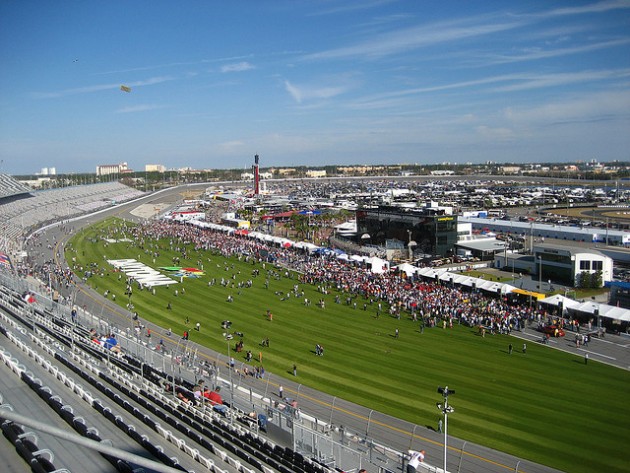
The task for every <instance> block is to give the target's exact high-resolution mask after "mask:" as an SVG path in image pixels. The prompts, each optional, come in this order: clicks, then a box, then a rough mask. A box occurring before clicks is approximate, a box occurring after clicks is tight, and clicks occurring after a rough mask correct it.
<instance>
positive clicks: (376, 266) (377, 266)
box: [365, 256, 389, 274]
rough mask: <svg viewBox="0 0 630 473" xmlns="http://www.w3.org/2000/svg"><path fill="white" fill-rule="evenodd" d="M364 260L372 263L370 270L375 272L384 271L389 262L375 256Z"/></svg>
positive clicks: (387, 267)
mask: <svg viewBox="0 0 630 473" xmlns="http://www.w3.org/2000/svg"><path fill="white" fill-rule="evenodd" d="M365 262H366V263H368V264H370V265H372V270H371V271H372V272H373V273H377V274H378V273H384V272H385V271H387V270H388V269H389V263H388V262H387V261H385V260H384V259H381V258H377V257H376V256H373V257H372V258H370V259H368V260H366V261H365Z"/></svg>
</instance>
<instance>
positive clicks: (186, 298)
mask: <svg viewBox="0 0 630 473" xmlns="http://www.w3.org/2000/svg"><path fill="white" fill-rule="evenodd" d="M120 225H121V221H119V220H114V219H109V220H106V221H104V222H101V223H99V224H96V225H94V226H92V227H90V228H88V229H86V230H84V231H82V232H80V233H79V234H77V235H76V236H75V237H74V238H73V239H72V241H71V244H70V245H68V246H67V250H66V258H67V261H71V260H72V258H76V264H77V265H78V266H83V267H84V268H85V267H88V265H89V263H93V262H94V263H96V264H97V265H98V266H99V267H100V269H101V270H102V271H103V276H100V275H98V274H97V275H94V276H92V277H91V278H90V279H89V280H88V282H89V284H90V285H91V286H92V287H95V288H97V290H98V291H99V293H101V294H102V293H103V291H105V290H110V291H111V292H112V293H114V294H116V295H117V301H118V302H119V303H120V304H121V305H123V306H124V305H125V303H126V302H127V298H126V296H125V295H124V291H125V280H124V277H123V279H122V280H119V279H118V275H117V274H116V273H114V272H113V267H112V266H110V265H109V264H107V263H106V261H105V258H107V259H119V258H135V259H139V260H140V261H142V262H143V263H145V264H147V265H148V266H151V267H153V268H158V267H160V266H172V265H173V260H172V258H173V256H180V257H181V253H180V252H174V251H172V250H171V249H170V248H171V246H170V244H169V241H168V240H160V241H159V242H156V243H157V244H158V245H159V253H160V254H159V257H157V258H156V260H155V262H153V256H152V255H151V252H150V251H148V249H147V248H144V249H143V248H139V247H138V246H137V243H136V242H118V243H105V241H104V240H103V239H102V238H104V237H105V236H106V235H114V234H115V232H114V230H113V229H114V228H119V227H120ZM116 236H117V237H118V238H121V237H122V236H123V235H122V234H121V233H118V234H117V235H116ZM174 246H178V245H177V244H175V245H174ZM152 251H155V248H154V249H152ZM199 262H202V264H203V266H204V269H205V271H206V274H205V276H202V277H201V278H199V279H184V281H183V283H182V284H176V285H174V286H171V288H170V289H168V288H166V287H159V288H157V289H156V294H155V295H153V294H152V293H151V292H150V291H148V290H144V291H139V290H137V289H136V288H134V294H133V303H134V306H135V309H136V310H137V311H138V313H139V314H140V317H141V318H143V319H146V320H149V321H151V322H153V323H156V324H158V325H160V326H162V327H164V328H172V330H173V332H174V333H175V334H178V333H179V334H181V333H182V332H183V331H184V330H188V331H189V332H190V337H191V340H193V341H194V342H197V343H200V344H203V345H206V346H208V347H210V348H212V349H214V350H216V351H218V352H220V353H225V352H226V341H225V338H224V336H223V332H224V331H223V329H221V327H220V323H221V321H222V320H230V321H232V323H233V325H232V328H231V330H232V331H239V332H243V333H244V335H245V336H244V342H245V347H244V351H243V352H242V353H238V354H237V353H236V352H234V351H232V356H234V357H235V359H236V360H237V362H238V363H241V362H243V361H244V357H245V351H246V350H252V352H253V353H254V360H256V359H257V357H258V353H259V352H261V351H262V354H263V364H264V366H265V369H266V370H271V371H272V372H274V373H276V374H279V375H283V376H287V377H289V374H290V373H291V369H292V366H293V364H296V365H297V367H298V381H299V382H300V383H303V384H306V385H308V386H311V387H313V388H315V389H318V390H321V391H324V392H327V393H329V394H331V395H333V396H339V397H341V398H344V399H347V400H349V401H352V402H355V403H357V404H360V405H364V406H366V407H369V408H371V409H375V410H377V411H380V412H383V413H386V414H389V415H392V416H395V417H398V418H401V419H404V420H407V421H409V422H411V423H415V424H417V425H419V426H426V425H430V426H433V425H435V424H436V422H437V418H438V412H437V410H436V406H435V404H436V402H437V401H440V400H441V398H440V395H439V394H437V393H436V389H437V386H438V385H439V386H444V385H448V386H449V387H450V388H451V389H455V390H456V391H457V396H456V397H454V398H453V399H451V403H452V404H453V405H454V406H455V407H456V414H455V415H454V416H453V417H452V418H450V419H449V420H450V421H449V434H451V435H453V436H456V437H458V438H461V439H465V440H468V441H472V442H475V443H478V444H481V445H485V446H488V447H491V448H494V449H497V450H500V451H504V452H507V453H510V454H512V455H515V456H517V457H520V458H525V459H528V460H531V461H534V462H538V463H542V464H545V465H549V466H552V467H555V468H557V469H560V470H563V471H567V472H578V473H580V472H584V473H591V472H595V471H606V472H620V473H621V472H628V471H629V467H628V460H627V454H626V448H627V445H628V440H629V439H630V429H629V428H628V425H629V424H630V413H629V409H628V399H629V396H628V393H629V392H630V373H629V372H628V371H625V370H622V369H618V368H613V367H611V366H608V365H605V364H602V363H597V362H595V361H593V360H591V361H590V362H589V364H588V365H585V364H584V360H583V358H582V357H578V356H575V355H572V354H570V353H565V352H562V351H559V350H554V349H551V348H550V347H547V346H543V345H540V344H538V343H533V342H528V343H527V353H526V354H523V353H522V351H521V347H522V341H521V340H519V339H517V338H513V337H509V336H505V335H494V336H492V335H489V334H487V335H486V336H485V337H483V338H482V337H481V336H479V334H478V333H477V330H476V329H474V328H471V327H466V326H460V325H456V326H454V327H453V328H452V329H442V328H425V329H424V332H423V333H421V331H420V327H419V324H418V323H414V322H413V321H412V320H411V319H410V318H409V317H408V316H406V315H403V317H402V319H401V320H397V319H396V318H393V317H390V316H389V315H388V314H387V310H386V306H385V304H383V312H382V314H381V315H380V317H378V318H377V317H376V304H370V303H369V301H364V300H363V299H361V298H359V299H357V300H356V302H357V308H356V309H354V308H353V306H352V305H346V304H345V298H346V296H345V294H340V296H341V304H336V303H335V302H334V300H335V295H337V294H339V293H338V292H337V291H335V290H332V291H331V293H330V294H328V295H323V294H322V293H321V292H318V291H317V288H316V287H312V286H309V285H306V284H300V283H298V281H297V278H296V275H294V274H290V277H285V276H284V270H283V269H277V268H274V267H273V266H272V265H270V264H269V263H267V264H266V267H265V268H264V269H263V266H262V265H261V264H258V263H256V264H252V263H246V262H245V261H244V260H242V261H239V260H238V259H237V258H236V257H233V258H223V257H221V256H219V255H217V254H214V253H211V252H197V251H194V250H192V249H188V259H187V260H186V261H184V260H183V259H182V260H181V261H180V263H179V265H180V266H184V267H187V266H192V267H198V263H199ZM254 269H259V270H260V275H259V276H258V277H253V276H252V270H254ZM270 270H271V271H272V273H270V272H269V271H270ZM275 273H277V274H279V276H278V277H276V276H275V275H274V274H275ZM78 275H79V276H83V275H82V274H80V273H78ZM212 278H216V280H217V282H216V285H214V286H211V287H209V286H208V281H209V280H211V279H212ZM221 278H225V279H227V280H229V281H230V283H229V284H228V286H227V287H223V286H221V285H220V281H221ZM248 279H251V280H252V281H253V286H252V287H251V288H241V289H239V288H238V287H236V286H237V285H238V282H239V281H247V280H248ZM265 279H268V280H269V288H268V289H266V288H265ZM232 282H234V284H235V287H234V288H232V287H231V286H232ZM295 284H299V290H300V291H302V290H303V291H304V293H305V294H304V296H303V297H302V296H301V297H300V298H295V297H293V296H292V297H290V298H288V299H286V300H281V299H282V298H283V296H284V295H285V294H286V293H287V292H288V291H291V290H292V288H293V286H294V285H295ZM175 288H178V290H179V295H178V296H175V295H174V290H175ZM182 288H184V289H185V294H182ZM277 293H278V294H277ZM279 293H281V294H282V296H281V295H279ZM228 295H232V297H233V298H234V302H231V303H230V302H227V298H228ZM304 298H308V299H310V300H311V301H312V305H311V306H310V307H306V306H305V305H304ZM321 298H324V300H325V302H326V308H325V309H321V308H320V307H318V306H317V301H318V300H319V299H321ZM169 302H170V303H171V306H172V309H171V310H167V309H166V307H167V304H168V303H169ZM364 303H367V304H368V306H367V310H363V304H364ZM267 310H270V311H271V312H272V314H273V321H269V320H268V319H267V317H266V316H265V314H266V312H267ZM186 317H188V318H189V319H190V324H189V325H188V326H186V325H185V323H184V321H185V319H186ZM197 322H200V323H201V330H200V331H199V332H197V331H195V330H193V327H194V325H195V324H196V323H197ZM396 328H398V329H399V330H400V337H399V338H398V339H396V338H395V337H394V332H395V329H396ZM266 337H268V338H269V339H270V347H269V348H267V347H265V348H261V347H260V341H261V340H262V339H263V338H266ZM317 343H319V344H321V345H323V346H324V349H325V350H324V356H316V355H315V344H317ZM510 343H512V345H513V346H514V353H513V354H512V355H509V354H508V344H510ZM559 343H560V344H566V345H567V346H568V341H567V342H565V341H564V340H560V341H559ZM252 364H256V363H252Z"/></svg>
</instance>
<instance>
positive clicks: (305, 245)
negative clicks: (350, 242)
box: [186, 220, 389, 273]
mask: <svg viewBox="0 0 630 473" xmlns="http://www.w3.org/2000/svg"><path fill="white" fill-rule="evenodd" d="M186 223H187V224H189V225H193V226H195V227H199V228H208V229H210V230H215V231H220V232H224V233H233V232H235V231H236V230H235V229H234V228H232V227H228V226H226V225H220V224H217V223H211V222H202V221H200V220H188V221H186ZM245 236H247V237H248V238H254V239H256V240H259V241H264V242H266V243H270V244H275V245H278V246H281V247H285V248H290V247H293V248H298V249H302V250H306V251H308V252H309V253H313V252H315V251H320V252H322V253H324V254H335V256H336V258H338V259H341V260H345V261H353V262H357V263H364V264H368V265H371V270H372V272H374V273H382V272H384V271H387V270H388V269H389V263H388V262H387V261H386V260H383V259H380V258H377V257H375V256H360V255H348V254H347V253H344V252H342V251H341V250H333V249H331V248H327V247H323V246H317V245H315V244H313V243H309V242H307V241H298V242H296V241H293V240H290V239H288V238H282V237H278V236H274V235H269V234H268V233H261V232H248V233H247V234H246V235H245Z"/></svg>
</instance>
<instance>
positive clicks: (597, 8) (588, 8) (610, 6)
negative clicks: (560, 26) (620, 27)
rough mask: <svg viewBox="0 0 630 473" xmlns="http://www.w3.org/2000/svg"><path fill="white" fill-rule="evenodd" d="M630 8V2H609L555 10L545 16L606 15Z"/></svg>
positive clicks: (611, 0) (624, 0) (610, 0)
mask: <svg viewBox="0 0 630 473" xmlns="http://www.w3.org/2000/svg"><path fill="white" fill-rule="evenodd" d="M628 8H630V2H628V1H627V0H607V1H603V2H596V3H591V4H588V5H581V6H575V7H574V6H571V7H562V8H556V9H555V10H550V11H548V12H546V13H543V15H547V16H562V15H582V14H585V13H605V12H608V11H611V10H621V9H628Z"/></svg>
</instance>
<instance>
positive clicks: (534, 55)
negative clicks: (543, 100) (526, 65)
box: [486, 38, 630, 65]
mask: <svg viewBox="0 0 630 473" xmlns="http://www.w3.org/2000/svg"><path fill="white" fill-rule="evenodd" d="M629 43H630V38H620V39H615V40H611V41H603V42H600V43H593V44H585V45H582V46H575V47H572V48H560V49H548V50H544V49H538V50H533V51H527V52H525V53H524V54H521V55H517V56H499V57H494V58H490V60H489V61H488V62H487V63H486V65H490V64H508V63H514V62H523V61H537V60H539V59H549V58H554V57H561V56H568V55H572V54H582V53H586V52H591V51H597V50H599V49H606V48H614V47H618V46H624V45H626V44H629Z"/></svg>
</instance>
